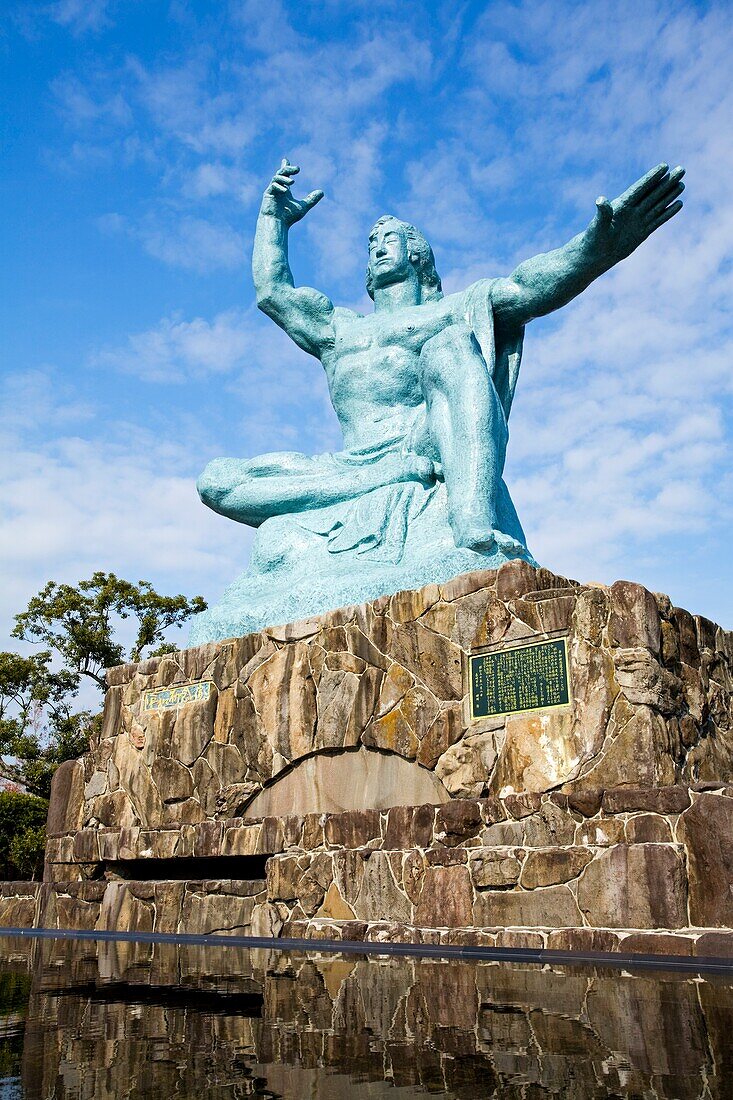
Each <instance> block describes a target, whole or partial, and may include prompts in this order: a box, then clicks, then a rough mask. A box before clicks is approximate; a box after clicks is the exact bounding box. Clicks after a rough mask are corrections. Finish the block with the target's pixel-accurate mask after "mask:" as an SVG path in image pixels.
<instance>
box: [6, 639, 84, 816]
mask: <svg viewBox="0 0 733 1100" xmlns="http://www.w3.org/2000/svg"><path fill="white" fill-rule="evenodd" d="M50 660H51V654H50V653H49V652H48V651H44V652H43V653H34V654H33V655H32V656H30V657H23V656H21V654H19V653H0V778H2V779H5V780H6V781H10V782H11V783H17V784H19V785H21V786H23V787H26V788H27V789H28V790H31V791H32V792H33V793H34V794H38V795H41V796H42V797H47V795H48V791H49V790H50V784H51V775H52V774H53V771H54V770H55V768H56V767H57V765H58V764H60V763H61V761H62V760H64V759H68V757H67V756H66V755H65V753H66V752H67V751H68V752H69V753H71V752H72V751H73V752H75V753H76V755H79V754H80V753H81V752H83V751H84V745H82V746H81V748H80V741H81V739H80V737H78V736H77V737H74V736H73V733H72V729H74V728H76V727H77V726H78V722H77V720H76V719H77V717H78V716H72V713H71V700H72V698H73V697H74V695H75V694H76V688H77V683H78V679H77V677H75V676H74V675H73V674H72V673H69V672H68V671H67V670H65V669H62V670H61V671H60V672H53V671H52V670H51V668H50ZM77 750H78V751H77Z"/></svg>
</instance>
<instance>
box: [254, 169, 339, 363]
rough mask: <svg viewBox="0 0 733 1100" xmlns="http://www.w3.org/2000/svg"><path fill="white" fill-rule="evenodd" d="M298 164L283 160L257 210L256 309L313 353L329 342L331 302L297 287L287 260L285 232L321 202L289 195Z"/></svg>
mask: <svg viewBox="0 0 733 1100" xmlns="http://www.w3.org/2000/svg"><path fill="white" fill-rule="evenodd" d="M299 171H300V169H299V168H298V166H297V165H295V164H289V163H288V161H287V159H283V162H282V164H281V165H280V168H279V169H278V170H277V172H276V173H275V175H274V176H273V177H272V179H271V180H270V183H269V184H268V186H267V188H266V190H265V193H264V195H263V196H262V205H261V207H260V213H259V217H258V218H257V229H256V230H255V240H254V249H253V253H252V276H253V279H254V285H255V291H256V293H257V305H258V306H259V308H260V309H261V310H262V312H263V313H266V314H267V316H268V317H271V318H272V319H273V321H275V323H276V324H278V325H279V326H280V328H282V329H285V331H286V332H287V334H288V336H290V337H291V339H293V340H294V341H295V343H296V344H298V346H299V347H301V348H303V350H304V351H307V352H310V354H311V355H315V356H317V357H318V356H320V354H321V351H322V350H323V348H324V347H326V346H327V345H328V344H330V343H332V341H333V329H332V318H333V303H332V302H331V301H330V300H329V299H328V298H327V297H326V295H325V294H321V293H320V292H319V291H317V290H313V289H312V288H311V287H296V286H295V282H294V280H293V273H292V271H291V270H290V264H289V262H288V230H289V229H290V226H291V225H294V224H295V222H298V221H300V219H301V218H303V217H305V215H306V214H307V213H308V211H309V210H312V209H313V207H314V206H315V205H316V203H318V202H320V201H321V199H322V198H323V191H311V193H310V194H309V195H306V197H305V198H304V199H296V198H295V197H294V196H293V194H292V192H291V187H292V185H293V179H294V177H295V175H296V174H297V173H298V172H299Z"/></svg>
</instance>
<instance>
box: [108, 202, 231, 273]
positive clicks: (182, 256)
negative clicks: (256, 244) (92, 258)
mask: <svg viewBox="0 0 733 1100" xmlns="http://www.w3.org/2000/svg"><path fill="white" fill-rule="evenodd" d="M97 225H98V227H99V228H100V230H102V232H105V233H124V234H126V235H127V236H129V237H132V238H134V239H135V240H138V241H140V242H141V244H142V245H143V248H144V249H145V251H146V252H147V253H148V254H149V255H151V256H153V257H154V258H155V259H156V260H160V261H161V262H162V263H164V264H167V265H168V266H170V267H181V268H183V269H184V270H187V271H195V272H197V273H199V274H201V275H205V274H208V273H210V272H212V271H217V270H222V269H224V270H231V269H232V268H236V267H240V266H241V265H242V264H244V262H245V245H244V239H243V237H242V235H241V234H240V233H238V232H237V231H236V230H234V229H232V227H231V226H230V225H227V224H226V223H216V222H212V221H208V220H207V219H206V218H194V217H191V216H184V217H182V218H178V219H176V218H171V217H170V216H166V218H165V220H164V221H163V220H158V221H157V222H156V221H154V220H153V219H151V218H146V219H144V220H142V221H140V222H134V221H131V220H130V219H128V218H127V217H125V216H124V215H122V214H118V213H109V214H104V215H102V217H100V218H98V219H97Z"/></svg>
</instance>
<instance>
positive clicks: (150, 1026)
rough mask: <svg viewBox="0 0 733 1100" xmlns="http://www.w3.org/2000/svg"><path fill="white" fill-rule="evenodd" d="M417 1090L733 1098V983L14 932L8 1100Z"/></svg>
mask: <svg viewBox="0 0 733 1100" xmlns="http://www.w3.org/2000/svg"><path fill="white" fill-rule="evenodd" d="M314 946H316V947H317V945H314ZM413 1096H415V1097H421V1096H433V1097H455V1098H456V1100H458V1098H460V1100H472V1098H474V1097H476V1098H478V1097H481V1098H484V1097H492V1096H496V1097H502V1098H504V1097H506V1098H510V1100H511V1098H517V1100H520V1098H521V1100H537V1098H540V1097H563V1098H578V1100H580V1098H583V1100H585V1098H589V1097H590V1098H592V1097H619V1098H620V1097H639V1098H642V1097H643V1098H645V1100H646V1098H652V1097H654V1098H656V1097H660V1098H662V1097H664V1098H670V1100H672V1098H674V1100H678V1098H679V1100H686V1098H687V1097H701V1098H717V1097H720V1098H723V1097H731V1096H733V975H729V974H725V975H718V974H705V975H696V974H691V973H676V972H672V971H638V972H634V973H631V972H626V971H622V970H619V969H612V968H609V967H600V966H598V967H596V966H588V965H584V966H572V967H571V966H559V965H544V966H542V965H539V964H536V963H507V962H496V961H488V960H480V961H477V960H462V959H461V960H459V959H449V960H446V959H434V958H410V957H390V956H374V955H370V956H366V955H346V954H332V953H327V952H325V951H321V952H319V951H318V950H317V949H316V950H313V951H309V952H307V953H303V954H299V953H286V952H283V951H275V950H269V949H268V950H265V949H255V950H253V949H249V948H244V947H237V946H219V945H217V946H209V945H206V946H192V945H190V944H173V943H141V942H139V941H135V942H129V941H123V942H120V941H94V940H80V939H40V938H32V937H25V936H22V937H21V936H3V935H0V1100H10V1098H15V1097H24V1098H33V1100H35V1098H51V1097H59V1098H71V1097H80V1098H88V1100H103V1098H107V1097H109V1098H115V1100H118V1098H123V1097H124V1098H127V1097H166V1098H167V1097H196V1098H198V1100H209V1098H218V1097H221V1098H224V1097H270V1098H275V1097H282V1098H287V1100H310V1098H318V1100H320V1098H324V1100H362V1098H363V1100H367V1098H370V1100H371V1098H373V1097H385V1098H390V1100H401V1098H403V1097H413Z"/></svg>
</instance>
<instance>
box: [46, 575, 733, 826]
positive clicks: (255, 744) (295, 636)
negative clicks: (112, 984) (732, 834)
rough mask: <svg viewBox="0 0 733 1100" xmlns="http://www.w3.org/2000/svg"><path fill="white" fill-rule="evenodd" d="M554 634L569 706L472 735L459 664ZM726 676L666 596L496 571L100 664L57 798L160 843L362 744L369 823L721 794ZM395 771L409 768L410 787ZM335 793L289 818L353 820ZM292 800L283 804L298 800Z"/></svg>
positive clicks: (723, 644) (725, 644) (719, 635)
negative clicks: (75, 771)
mask: <svg viewBox="0 0 733 1100" xmlns="http://www.w3.org/2000/svg"><path fill="white" fill-rule="evenodd" d="M558 635H563V636H566V637H567V639H568V653H569V663H570V669H569V672H570V681H571V691H572V705H570V706H569V707H566V708H560V709H559V710H554V711H547V712H541V713H538V714H513V715H509V716H508V717H507V716H502V717H497V718H490V719H484V720H479V721H473V722H472V721H471V720H470V716H469V713H468V710H469V708H468V684H467V675H466V659H467V655H468V654H469V653H471V652H475V651H477V650H480V649H482V648H484V647H488V646H494V645H496V644H498V643H501V645H508V644H510V643H517V642H523V641H529V640H538V639H545V638H549V637H556V636H558ZM732 667H733V636H732V635H731V634H730V633H729V632H727V631H724V630H723V629H721V628H720V627H718V626H716V625H715V624H714V623H712V622H710V621H708V620H707V619H704V618H701V617H700V616H692V615H690V614H689V613H688V612H687V611H684V610H682V609H681V608H676V607H673V606H672V604H671V603H670V601H669V599H668V598H667V597H666V596H654V595H653V594H652V593H650V592H648V591H647V590H646V589H645V588H643V587H641V586H640V585H637V584H633V583H631V582H627V581H618V582H616V584H614V585H612V586H611V587H610V588H606V587H603V586H599V585H578V584H577V583H576V582H574V581H568V580H566V579H565V578H563V577H558V576H556V575H554V574H552V573H550V572H549V571H548V570H546V569H536V568H532V567H530V566H528V565H527V564H526V563H523V562H510V563H508V564H507V565H505V566H503V567H502V568H501V569H499V570H498V571H493V572H484V573H472V574H467V575H465V576H461V577H457V578H455V579H454V580H452V581H450V582H448V583H447V584H444V585H429V586H428V587H427V588H424V589H422V590H420V591H416V592H402V593H398V594H397V595H395V596H391V597H384V598H382V599H379V600H375V601H373V602H372V603H369V604H365V605H363V606H360V607H351V608H342V609H340V610H338V611H334V612H331V613H329V614H327V615H323V616H321V617H319V618H317V619H313V620H309V621H307V622H303V623H295V624H290V625H288V626H284V627H274V628H272V629H268V630H265V631H263V632H261V633H260V634H255V635H249V636H247V637H245V638H238V639H233V640H231V641H227V642H220V643H212V644H210V645H206V646H201V647H199V648H197V649H192V650H187V651H183V652H181V653H177V654H169V655H166V656H163V657H157V658H153V659H151V660H149V661H146V662H143V663H142V664H139V665H127V666H122V667H120V668H117V669H112V670H111V671H110V672H109V674H108V678H109V683H110V688H109V691H108V693H107V699H106V705H105V714H104V726H103V731H102V736H101V739H100V741H99V743H98V744H96V745H94V746H93V748H92V751H91V752H90V753H89V754H88V755H87V756H86V757H85V758H84V760H83V769H84V770H83V775H81V776H79V777H77V778H75V779H74V781H73V782H74V784H75V785H74V787H73V790H65V792H64V795H63V797H60V799H59V800H60V801H62V802H63V803H64V806H65V807H66V812H71V813H72V815H73V816H74V825H75V826H76V827H80V826H85V827H105V826H107V827H109V826H115V827H143V828H148V829H157V828H165V827H166V826H168V825H171V824H181V825H183V824H197V823H200V822H203V821H208V820H223V819H226V818H231V817H233V816H238V815H242V814H245V815H246V813H247V811H248V808H249V807H252V810H253V816H258V813H257V807H258V805H259V803H258V795H259V796H260V798H261V792H263V790H266V789H267V788H269V787H272V784H273V782H274V781H275V780H277V779H278V778H282V777H284V776H286V775H287V774H288V773H289V772H290V771H291V770H292V769H293V767H294V765H296V764H298V762H299V761H307V760H308V759H309V758H313V757H314V755H315V756H316V757H318V756H319V754H321V755H323V754H325V755H328V756H330V755H338V754H339V753H348V752H349V751H351V752H354V751H356V750H358V749H361V750H362V751H361V756H360V758H359V759H360V761H361V764H360V766H363V768H365V769H366V772H365V777H364V778H363V779H361V778H360V780H359V785H360V787H362V788H364V789H365V790H366V791H367V796H366V797H367V802H368V804H369V805H372V806H376V807H377V808H384V807H385V806H389V805H393V804H396V801H395V800H400V792H401V801H403V802H409V801H412V802H419V801H427V800H432V801H434V802H441V801H444V800H445V799H447V798H478V797H482V796H486V795H489V794H491V795H498V794H500V793H501V792H504V791H512V790H513V791H527V790H528V791H550V790H555V789H562V790H576V789H582V788H609V787H615V786H623V785H632V786H648V787H655V786H660V785H662V786H664V785H670V784H674V783H680V782H687V783H695V782H699V781H706V780H707V781H717V782H726V781H733V731H732V729H731V720H732V719H731V713H732V712H731V690H732V688H733V675H732V671H731V670H732ZM187 684H193V685H202V684H203V685H210V686H209V687H207V691H209V692H210V694H209V695H208V696H207V697H206V698H203V699H200V700H198V701H192V702H188V703H187V704H186V705H182V706H180V707H178V708H173V709H163V710H157V711H155V710H153V711H151V710H146V709H145V705H144V699H145V693H146V692H147V691H150V690H153V691H154V690H156V689H160V688H175V687H176V686H178V685H187ZM385 754H387V755H388V757H389V758H390V759H392V760H393V761H395V763H394V764H393V765H390V763H389V760H388V761H387V762H386V763H385V762H384V760H383V757H384V755H385ZM377 756H379V757H380V761H379V769H377V764H376V762H375V761H376V759H377ZM395 758H400V759H401V760H404V761H407V762H409V763H410V764H411V765H412V774H413V775H414V776H415V784H416V790H415V791H410V789H409V781H408V782H407V783H406V781H405V778H404V776H403V774H402V773H399V774H398V763H399V761H398V760H395ZM390 769H391V771H390ZM377 770H378V776H377ZM372 772H373V773H374V774H373V776H372ZM392 773H394V774H392ZM309 775H310V773H309ZM308 782H309V783H310V785H313V784H314V783H317V777H316V778H314V777H313V775H310V778H309V780H308ZM426 783H429V784H432V791H433V795H434V796H433V795H431V796H430V799H429V798H428V795H427V794H426V787H425V784H426ZM302 786H303V784H301V787H302ZM349 786H350V785H349V783H348V779H347V777H346V775H345V773H344V774H340V778H339V779H338V781H336V782H327V783H324V787H326V788H328V787H330V788H331V790H323V791H321V792H320V795H319V796H320V797H321V798H323V799H325V800H328V799H329V798H331V797H334V798H336V799H338V798H341V799H345V800H346V801H345V802H343V803H342V804H341V805H339V804H338V802H336V803H329V804H326V805H321V806H318V807H316V806H312V805H311V806H308V805H306V804H305V803H302V805H300V806H296V809H315V808H321V809H329V810H333V809H338V808H341V809H349V808H355V807H352V805H350V804H349V802H348V799H349V798H350V797H353V791H350V790H349ZM351 786H352V787H353V784H352V785H351ZM295 787H296V800H297V797H300V795H301V794H302V797H306V794H305V792H303V791H300V793H298V784H297V783H296V785H295ZM391 787H393V788H395V790H396V791H397V793H396V794H395V792H394V791H392V790H391V789H390V788H391ZM336 788H340V790H338V789H336ZM418 788H419V790H418ZM388 789H389V790H388ZM289 797H293V796H292V795H289ZM390 799H391V800H390ZM369 800H371V801H369ZM380 800H381V801H380ZM69 807H71V809H69ZM259 816H261V812H260V814H259Z"/></svg>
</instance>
